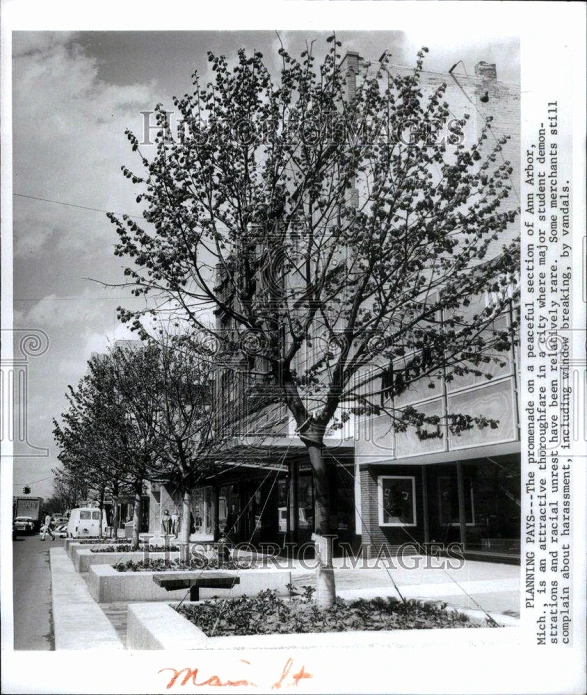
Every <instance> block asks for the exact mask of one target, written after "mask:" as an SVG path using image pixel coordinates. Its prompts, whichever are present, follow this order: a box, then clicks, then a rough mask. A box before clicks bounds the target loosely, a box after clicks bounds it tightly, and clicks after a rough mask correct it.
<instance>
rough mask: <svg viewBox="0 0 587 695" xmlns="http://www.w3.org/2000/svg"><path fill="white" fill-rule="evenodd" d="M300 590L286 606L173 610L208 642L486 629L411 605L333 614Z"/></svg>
mask: <svg viewBox="0 0 587 695" xmlns="http://www.w3.org/2000/svg"><path fill="white" fill-rule="evenodd" d="M304 589H305V591H304V594H303V595H302V596H301V597H297V598H291V599H289V600H288V599H283V598H279V597H278V596H277V593H276V592H275V591H271V590H266V591H261V592H260V593H259V594H257V596H241V597H238V598H232V599H226V600H222V601H220V600H210V601H203V602H200V603H197V604H182V605H180V606H178V607H177V609H176V610H177V611H178V612H179V613H180V614H181V615H183V616H184V617H185V618H187V619H188V620H190V621H191V622H192V623H194V625H197V626H198V627H199V628H200V629H201V630H202V631H203V632H204V633H205V634H206V635H208V636H209V637H212V636H216V637H222V636H230V635H268V634H292V633H309V632H347V631H349V630H414V629H417V630H422V629H424V630H426V629H428V630H429V629H435V628H475V627H485V626H484V625H480V624H478V623H473V622H471V621H470V619H469V618H468V617H467V616H466V615H463V614H461V613H456V612H451V613H449V612H447V611H445V610H443V608H441V607H438V606H423V605H421V604H418V603H416V602H407V603H402V602H401V601H399V600H398V599H396V598H373V599H369V600H365V599H359V600H356V601H345V600H343V599H340V598H337V599H336V604H335V605H334V606H333V607H332V608H325V609H322V608H319V607H318V606H317V605H316V604H315V603H314V602H313V601H312V593H313V591H314V589H312V588H311V587H304Z"/></svg>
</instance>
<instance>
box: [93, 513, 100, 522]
mask: <svg viewBox="0 0 587 695" xmlns="http://www.w3.org/2000/svg"><path fill="white" fill-rule="evenodd" d="M92 519H94V521H100V512H92Z"/></svg>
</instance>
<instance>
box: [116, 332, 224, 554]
mask: <svg viewBox="0 0 587 695" xmlns="http://www.w3.org/2000/svg"><path fill="white" fill-rule="evenodd" d="M161 338H162V339H161V342H156V341H155V340H151V341H150V342H149V343H148V344H147V345H145V346H144V347H142V348H141V350H140V351H137V352H120V353H118V354H117V355H116V364H117V369H118V370H119V376H120V382H121V383H124V384H125V389H124V390H123V391H122V392H121V395H122V397H123V400H124V402H125V408H126V409H127V412H129V413H131V414H132V417H133V419H134V421H135V423H136V425H137V427H138V428H139V429H140V430H141V431H143V436H144V437H145V438H146V439H148V441H149V443H150V445H151V446H152V447H153V448H152V455H153V456H154V457H155V458H156V460H157V462H158V466H157V471H158V474H159V475H165V476H167V477H168V479H169V480H170V482H173V483H174V484H175V486H176V488H177V489H178V490H180V491H181V493H182V496H183V503H182V519H183V521H182V526H181V535H180V544H181V547H182V553H183V554H184V555H185V556H186V557H187V552H188V544H189V537H190V529H191V516H192V515H191V501H192V492H193V489H194V488H195V487H196V485H197V484H198V482H200V481H201V480H203V479H204V478H205V477H206V476H207V475H209V474H210V471H211V470H213V469H215V468H216V467H217V465H218V464H217V463H216V462H215V460H214V456H213V448H214V447H217V446H218V445H219V444H220V438H219V437H218V431H217V430H216V431H214V424H215V422H216V421H217V418H216V417H215V414H214V408H213V399H212V381H211V371H210V365H209V364H208V363H207V361H206V360H205V358H204V356H203V355H202V353H201V352H197V351H196V350H195V349H194V344H193V342H192V341H190V339H189V338H188V337H187V336H172V335H170V334H165V333H164V331H162V332H161ZM122 375H124V378H123V376H122ZM213 434H214V436H213Z"/></svg>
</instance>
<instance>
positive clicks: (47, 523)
mask: <svg viewBox="0 0 587 695" xmlns="http://www.w3.org/2000/svg"><path fill="white" fill-rule="evenodd" d="M47 534H49V535H50V536H51V540H52V541H54V540H55V534H54V533H53V528H52V522H51V515H50V514H47V516H46V517H45V523H44V524H43V528H42V529H41V540H42V541H44V540H45V536H46V535H47Z"/></svg>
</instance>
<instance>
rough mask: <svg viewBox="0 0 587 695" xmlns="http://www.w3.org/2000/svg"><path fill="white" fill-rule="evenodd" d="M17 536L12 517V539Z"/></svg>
mask: <svg viewBox="0 0 587 695" xmlns="http://www.w3.org/2000/svg"><path fill="white" fill-rule="evenodd" d="M17 538H18V531H17V530H16V526H15V525H14V519H13V520H12V540H13V541H15V540H16V539H17Z"/></svg>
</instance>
